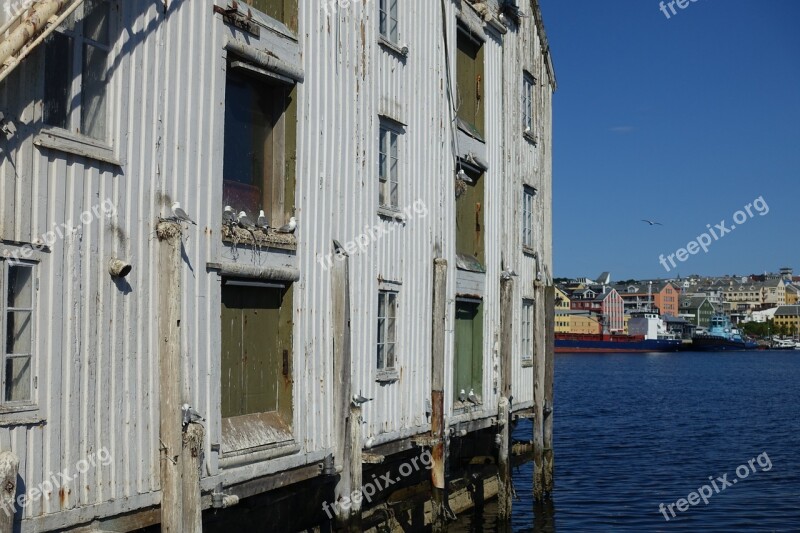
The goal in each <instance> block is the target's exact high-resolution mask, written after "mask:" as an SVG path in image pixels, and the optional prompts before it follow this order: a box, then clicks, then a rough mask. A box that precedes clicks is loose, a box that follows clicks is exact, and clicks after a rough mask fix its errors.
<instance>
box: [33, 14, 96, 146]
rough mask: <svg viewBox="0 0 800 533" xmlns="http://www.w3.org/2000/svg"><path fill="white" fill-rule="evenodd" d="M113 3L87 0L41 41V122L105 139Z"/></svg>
mask: <svg viewBox="0 0 800 533" xmlns="http://www.w3.org/2000/svg"><path fill="white" fill-rule="evenodd" d="M110 11H111V6H110V4H109V2H108V1H105V0H85V1H84V2H83V3H82V4H81V5H79V6H78V8H77V9H76V10H75V11H74V12H73V13H72V15H70V16H69V17H68V18H67V19H66V20H65V21H64V23H63V24H62V25H61V26H60V27H59V29H58V30H57V31H55V32H53V33H52V34H51V35H50V36H49V37H48V38H47V40H46V41H45V43H46V44H45V47H44V57H45V59H44V63H45V72H47V76H44V101H43V118H44V122H45V124H48V125H50V126H55V127H58V128H62V129H65V130H68V131H70V132H73V133H79V134H82V135H86V136H88V137H92V138H94V139H97V140H100V141H107V140H108V139H107V136H108V125H107V123H106V120H107V119H106V116H107V109H106V85H107V81H108V79H107V78H108V57H109V52H110V50H111V22H110V18H111V17H110V15H111V12H110Z"/></svg>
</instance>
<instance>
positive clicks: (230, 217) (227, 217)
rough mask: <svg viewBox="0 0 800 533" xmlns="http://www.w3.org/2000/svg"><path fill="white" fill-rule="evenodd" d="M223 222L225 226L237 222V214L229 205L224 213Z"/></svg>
mask: <svg viewBox="0 0 800 533" xmlns="http://www.w3.org/2000/svg"><path fill="white" fill-rule="evenodd" d="M222 221H223V222H224V223H225V224H234V223H235V222H236V212H235V211H234V210H233V208H232V207H231V206H229V205H226V206H225V209H223V211H222Z"/></svg>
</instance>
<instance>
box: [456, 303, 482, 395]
mask: <svg viewBox="0 0 800 533" xmlns="http://www.w3.org/2000/svg"><path fill="white" fill-rule="evenodd" d="M455 334H456V345H455V348H456V353H455V358H454V361H455V368H454V369H453V370H454V371H453V376H454V378H455V388H454V390H453V392H454V399H455V400H456V401H458V400H459V399H460V398H459V395H461V391H464V394H466V395H467V396H469V394H470V392H472V393H473V394H474V395H475V396H477V397H478V398H480V396H481V391H482V390H483V303H482V302H481V301H480V300H471V299H458V300H456V331H455Z"/></svg>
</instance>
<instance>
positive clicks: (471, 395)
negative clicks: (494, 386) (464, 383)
mask: <svg viewBox="0 0 800 533" xmlns="http://www.w3.org/2000/svg"><path fill="white" fill-rule="evenodd" d="M467 400H469V401H470V402H472V403H474V404H475V405H478V403H479V402H478V397H477V396H475V390H474V389H470V390H469V395H468V396H467Z"/></svg>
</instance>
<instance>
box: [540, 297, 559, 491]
mask: <svg viewBox="0 0 800 533" xmlns="http://www.w3.org/2000/svg"><path fill="white" fill-rule="evenodd" d="M544 305H545V339H546V341H545V347H544V355H545V360H544V432H543V433H544V435H543V436H544V450H543V451H544V458H543V462H544V474H543V476H544V487H543V488H544V495H545V496H549V495H551V494H552V493H553V487H554V482H553V470H554V464H553V376H554V368H555V366H554V363H555V361H554V357H555V328H556V322H555V320H556V318H555V314H556V289H555V287H552V286H551V287H547V289H546V293H545V299H544Z"/></svg>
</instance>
